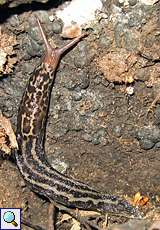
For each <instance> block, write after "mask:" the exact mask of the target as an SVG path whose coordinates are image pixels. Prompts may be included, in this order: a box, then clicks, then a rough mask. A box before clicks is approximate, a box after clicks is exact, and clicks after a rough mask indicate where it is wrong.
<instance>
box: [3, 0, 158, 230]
mask: <svg viewBox="0 0 160 230" xmlns="http://www.w3.org/2000/svg"><path fill="white" fill-rule="evenodd" d="M154 7H155V9H156V11H154V10H153V11H150V13H147V15H149V16H148V17H149V21H147V22H146V23H145V24H144V25H141V28H142V29H141V31H139V30H138V27H136V26H137V25H136V26H135V28H134V30H135V31H136V32H137V33H138V35H137V34H136V35H137V36H139V37H138V38H139V39H138V41H139V43H138V45H137V46H136V48H134V49H132V50H131V49H130V47H129V48H128V49H127V47H126V46H127V45H126V44H124V43H123V42H124V40H123V42H122V44H121V45H122V47H118V45H117V44H116V43H115V42H111V44H110V45H109V46H108V43H107V46H106V45H105V44H106V43H105V44H104V38H105V34H106V27H105V26H106V22H105V20H104V21H103V20H102V21H101V25H100V29H99V30H100V34H101V38H99V39H97V38H96V35H95V34H94V33H92V32H91V33H90V34H89V36H88V37H87V38H85V39H84V41H82V42H80V44H79V45H78V46H77V47H75V48H74V49H73V50H72V51H71V52H70V53H68V54H67V55H66V56H65V57H64V58H63V60H62V62H61V64H60V66H59V69H58V72H57V78H56V81H55V86H54V89H53V92H52V99H51V105H50V111H49V117H48V123H47V131H46V152H47V154H48V159H49V161H50V163H54V160H55V159H58V160H59V162H63V163H65V164H66V165H67V174H68V175H72V176H73V177H74V178H76V179H78V180H80V181H83V182H86V183H87V184H89V185H92V186H93V187H95V188H96V189H97V190H99V191H101V192H105V193H111V194H118V195H121V196H125V195H127V196H128V197H130V198H131V199H132V197H134V195H135V194H136V193H137V192H140V193H141V194H142V195H144V196H147V197H148V198H149V203H148V204H147V205H146V206H145V207H142V210H143V211H144V212H145V213H146V215H148V216H149V224H148V222H146V221H144V222H143V223H142V225H136V226H137V227H135V228H131V227H129V226H132V225H133V224H131V225H127V227H128V228H125V227H123V226H122V228H119V229H148V228H149V226H150V225H151V224H152V220H154V219H157V220H158V218H159V213H160V174H159V168H160V153H159V152H160V150H159V147H158V143H159V139H158V138H160V137H157V136H156V138H154V140H153V135H154V134H153V133H152V132H154V128H155V127H156V129H158V130H159V129H160V127H159V119H160V118H159V116H158V111H159V101H158V100H157V101H156V103H155V104H153V106H151V105H152V102H153V101H154V100H155V98H156V97H157V95H158V93H159V87H160V84H159V76H160V71H159V69H160V63H159V56H158V55H159V54H158V48H159V44H158V41H157V40H158V39H159V38H158V36H159V33H158V23H157V20H158V19H157V18H158V15H157V13H156V12H157V10H158V7H159V3H158V4H157V5H156V6H154ZM48 12H51V10H48ZM28 15H31V16H33V13H32V12H31V13H28V12H24V13H21V14H20V15H18V16H17V17H18V20H19V21H20V22H19V24H20V27H17V28H16V29H15V27H13V26H11V23H10V20H12V18H10V20H8V21H4V22H3V23H2V27H3V31H4V32H5V33H7V34H10V35H11V36H12V34H13V33H14V35H16V36H17V43H18V44H19V45H18V46H16V47H14V49H15V50H16V52H17V60H18V61H17V63H16V64H15V69H14V71H13V73H12V74H10V75H7V76H6V75H5V76H3V77H1V79H0V95H1V98H0V109H1V111H2V112H3V114H4V115H5V116H6V117H9V119H10V120H11V122H12V124H13V127H14V130H16V117H17V111H18V106H19V103H20V100H21V96H22V94H23V91H24V89H25V86H26V83H27V81H28V78H29V76H30V75H31V74H32V73H33V70H34V68H35V66H36V65H37V63H38V62H39V56H41V54H42V53H43V51H42V49H41V48H42V44H41V43H40V42H38V45H37V43H36V44H35V43H34V42H33V40H32V42H31V43H30V42H29V43H28V41H29V40H28V39H30V34H31V33H32V31H31V32H29V29H28V28H29V26H30V24H29V23H28V21H27V20H26V19H27V17H28ZM31 16H30V18H32V17H31ZM12 17H13V16H12ZM153 19H154V20H153ZM29 22H30V23H31V24H32V23H33V24H34V17H33V18H32V19H30V21H29ZM107 23H108V22H107ZM147 23H149V28H151V27H152V28H153V29H152V30H149V32H146V30H147V29H146V28H147ZM156 23H157V24H156ZM49 25H50V24H49ZM107 25H108V24H107ZM34 26H35V27H36V24H34ZM109 26H110V27H111V25H109ZM110 27H108V28H109V29H107V30H109V32H110V33H108V34H109V35H110V37H111V38H112V39H111V40H114V39H115V37H114V36H115V34H114V33H113V29H115V25H114V26H113V27H112V28H110ZM18 28H21V29H20V31H18ZM26 28H27V29H26ZM48 28H50V27H48ZM33 29H34V28H33ZM129 29H130V30H132V32H133V28H129ZM129 29H128V30H129ZM46 30H47V27H46ZM26 31H27V32H26ZM48 31H49V29H48ZM115 31H116V29H115ZM52 33H53V32H52V31H51V34H52ZM155 34H156V35H155ZM37 36H39V35H37ZM48 36H50V35H49V34H48ZM145 36H146V40H143V39H144V37H145ZM156 36H157V37H156ZM102 38H103V42H102ZM142 38H143V39H142ZM156 38H157V40H156ZM53 39H55V40H56V42H57V43H59V44H61V43H65V41H64V42H62V41H61V38H60V37H59V35H57V34H56V35H55V38H53ZM149 39H150V40H151V41H152V42H153V45H152V46H151V45H148V46H147V45H146V46H145V44H146V43H147V40H148V44H150V43H149ZM154 39H155V41H153V40H154ZM114 41H116V39H115V40H114ZM145 42H146V43H145ZM33 43H34V47H33ZM131 44H132V42H131ZM134 44H135V43H134ZM35 46H36V47H38V48H37V53H38V55H35V53H36V51H35V50H36V48H35ZM31 47H33V50H32V49H31ZM137 47H138V48H137ZM132 48H133V47H132ZM139 48H140V52H139V50H137V49H139ZM124 49H126V50H127V51H125V52H126V53H127V58H128V57H129V56H128V55H129V54H128V53H130V55H131V56H132V55H133V56H134V57H136V58H137V59H138V61H137V59H136V58H134V62H132V65H131V63H130V61H127V60H122V62H123V63H124V69H125V70H124V69H123V70H122V65H120V66H118V65H117V66H116V68H115V69H114V67H115V66H114V63H112V62H114V58H115V57H114V56H115V55H116V53H118V54H119V56H118V58H120V59H123V54H124ZM119 50H120V51H121V52H119ZM155 50H156V52H157V54H156V52H155ZM31 51H32V52H31ZM14 52H15V51H14ZM142 53H143V54H144V53H145V54H146V56H144V55H141V54H142ZM105 57H106V59H105ZM148 57H149V58H148ZM107 58H108V59H109V60H110V65H109V67H108V68H109V70H108V68H106V66H105V65H107V63H106V60H107V61H108V59H107ZM120 59H119V60H120ZM102 60H103V65H102ZM100 61H101V62H100ZM125 61H126V62H125ZM112 64H113V66H112ZM99 66H101V68H100V67H99ZM118 68H120V69H118ZM106 69H107V71H106ZM114 70H115V72H114ZM119 71H120V73H123V76H122V79H121V74H120V75H118V81H117V73H119ZM125 71H126V72H125ZM107 72H111V73H112V75H113V78H112V75H110V76H109V77H107ZM130 72H132V79H131V80H130V78H128V76H129V75H130ZM125 73H126V74H125ZM115 79H116V80H115ZM125 79H127V80H125ZM128 87H131V89H132V90H133V91H131V92H132V93H130V91H127V88H128ZM128 92H129V93H128ZM144 127H151V128H150V130H151V131H150V135H148V136H145V135H147V134H146V133H147V132H144V134H143V135H142V138H140V137H139V134H138V133H139V132H140V131H141V130H143V128H144ZM152 127H153V128H152ZM155 139H156V141H155ZM143 140H145V142H143ZM147 141H148V142H149V144H150V145H149V144H148V142H147ZM148 146H150V147H148ZM0 198H1V199H0V204H1V207H22V208H23V213H24V217H25V218H27V220H28V221H30V222H32V223H33V224H39V225H42V226H44V227H45V226H46V225H47V208H48V203H47V202H46V201H45V200H44V199H43V198H41V197H38V196H37V195H36V194H34V193H33V192H31V191H30V190H29V189H28V188H27V187H26V186H25V184H24V182H23V179H22V178H21V176H20V173H19V171H18V169H17V167H16V164H15V162H14V160H13V159H12V160H4V159H1V166H0ZM59 218H60V217H59ZM147 221H148V220H147ZM113 222H119V223H120V222H121V220H120V219H116V218H115V219H114V220H112V217H110V219H109V223H110V224H111V223H113ZM122 222H123V221H122ZM146 223H147V224H146ZM138 224H139V223H138ZM139 226H140V227H139ZM145 226H147V227H146V228H143V227H145ZM70 228H71V226H70V225H69V224H68V223H63V224H62V225H58V227H57V229H70ZM23 229H24V230H25V229H30V228H29V227H24V226H23ZM109 229H110V228H109ZM113 229H115V228H114V227H113ZM158 229H159V228H158Z"/></svg>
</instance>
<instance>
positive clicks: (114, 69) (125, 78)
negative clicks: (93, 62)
mask: <svg viewBox="0 0 160 230" xmlns="http://www.w3.org/2000/svg"><path fill="white" fill-rule="evenodd" d="M136 63H137V56H136V55H135V54H133V53H131V52H129V51H127V50H125V49H120V50H118V51H113V52H109V53H107V54H105V55H103V56H102V57H100V58H99V59H98V60H97V65H98V67H99V68H100V70H101V71H102V73H103V75H104V77H105V78H106V79H107V80H108V81H111V82H117V83H123V82H125V83H132V82H133V81H134V75H135V69H134V65H135V64H136Z"/></svg>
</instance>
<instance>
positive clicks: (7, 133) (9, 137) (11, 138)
mask: <svg viewBox="0 0 160 230" xmlns="http://www.w3.org/2000/svg"><path fill="white" fill-rule="evenodd" d="M12 148H13V149H18V144H17V140H16V136H15V133H14V131H13V129H12V126H11V122H10V120H9V119H8V118H6V117H4V116H3V115H2V114H1V113H0V149H1V150H2V151H3V152H5V153H6V154H10V153H11V149H12Z"/></svg>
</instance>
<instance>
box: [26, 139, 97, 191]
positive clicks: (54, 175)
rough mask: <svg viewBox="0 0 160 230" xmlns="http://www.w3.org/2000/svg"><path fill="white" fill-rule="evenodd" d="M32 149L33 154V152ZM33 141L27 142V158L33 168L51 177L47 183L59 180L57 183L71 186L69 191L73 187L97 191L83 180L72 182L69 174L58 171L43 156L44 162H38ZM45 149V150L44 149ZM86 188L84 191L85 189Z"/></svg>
mask: <svg viewBox="0 0 160 230" xmlns="http://www.w3.org/2000/svg"><path fill="white" fill-rule="evenodd" d="M31 151H32V154H31ZM33 151H34V150H33V143H32V142H31V141H29V142H27V143H26V152H28V153H29V155H26V160H27V162H28V165H30V166H31V168H32V169H33V170H35V171H37V172H38V173H39V174H43V175H42V176H43V177H45V175H46V176H47V177H48V178H49V180H48V181H47V179H46V183H48V184H50V185H51V184H52V181H54V182H55V181H57V183H58V182H59V183H62V184H64V187H65V185H67V186H69V188H68V192H69V191H71V190H72V189H80V190H82V192H85V191H87V192H88V193H91V194H92V193H97V192H95V191H94V190H93V189H92V188H90V187H89V186H87V185H86V184H83V183H81V182H78V181H74V182H72V181H71V180H70V178H68V177H67V176H65V178H64V175H62V174H60V173H59V172H58V171H56V170H55V169H53V168H52V167H51V166H50V165H49V163H48V162H47V160H46V158H45V157H44V156H43V162H42V164H39V162H37V161H36V160H35V159H34V157H33V156H34V154H36V150H35V151H34V153H33ZM42 151H43V150H42ZM46 168H48V170H46ZM83 190H84V191H83Z"/></svg>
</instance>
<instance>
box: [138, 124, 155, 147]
mask: <svg viewBox="0 0 160 230" xmlns="http://www.w3.org/2000/svg"><path fill="white" fill-rule="evenodd" d="M136 137H137V139H138V141H139V143H140V146H141V148H143V149H146V150H147V149H151V148H153V147H154V145H155V144H156V143H157V142H160V129H159V128H158V126H154V125H149V126H144V127H143V128H141V129H140V130H138V132H137V135H136Z"/></svg>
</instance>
